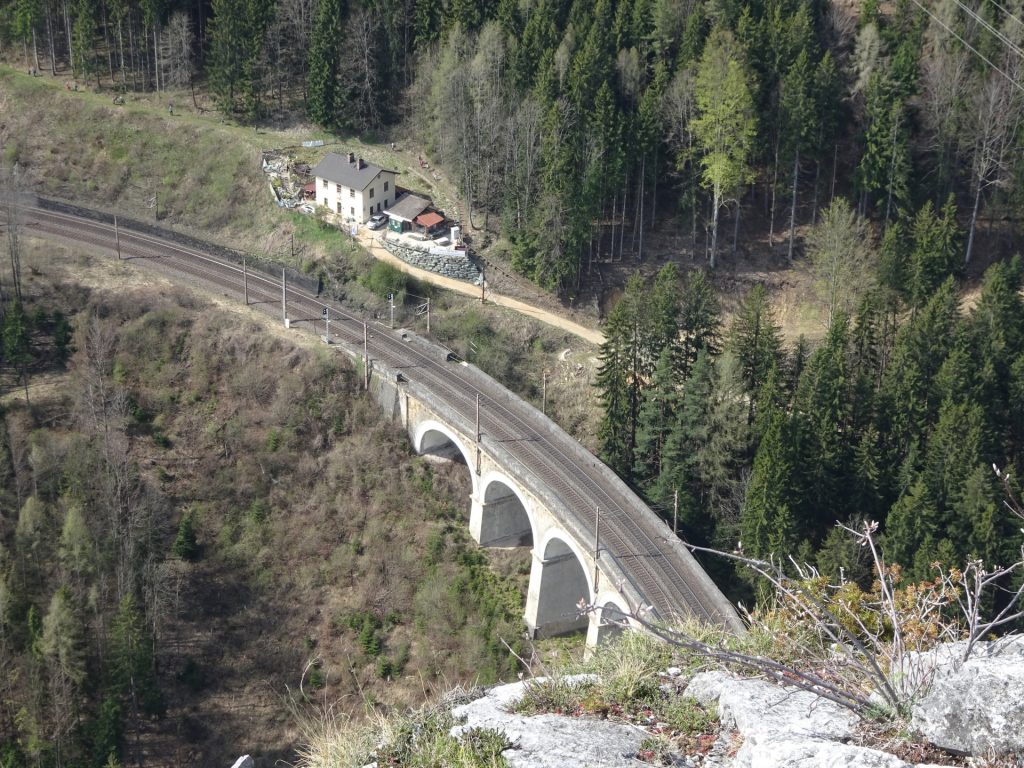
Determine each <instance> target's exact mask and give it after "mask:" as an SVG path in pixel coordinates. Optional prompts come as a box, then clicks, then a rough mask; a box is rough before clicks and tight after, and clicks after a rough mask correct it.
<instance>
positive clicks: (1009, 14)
mask: <svg viewBox="0 0 1024 768" xmlns="http://www.w3.org/2000/svg"><path fill="white" fill-rule="evenodd" d="M988 1H989V2H990V3H992V5H994V6H995V7H996V8H998V9H999V10H1000V11H1001V12H1002V14H1003V16H1005V17H1006V18H1008V19H1013V20H1014V21H1016V22H1017V24H1018V25H1020V26H1021V27H1024V21H1021V20H1020V19H1018V18H1017V17H1016V16H1014V15H1013V14H1012V13H1010V12H1009V11H1008V10H1006V9H1005V8H1003V6H1001V5H1000V4H999V3H997V2H996V0H988Z"/></svg>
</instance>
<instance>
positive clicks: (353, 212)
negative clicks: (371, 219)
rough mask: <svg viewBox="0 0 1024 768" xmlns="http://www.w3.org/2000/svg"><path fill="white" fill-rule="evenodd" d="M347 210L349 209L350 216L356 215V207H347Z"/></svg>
mask: <svg viewBox="0 0 1024 768" xmlns="http://www.w3.org/2000/svg"><path fill="white" fill-rule="evenodd" d="M348 211H349V215H350V216H355V215H356V209H355V208H349V209H348Z"/></svg>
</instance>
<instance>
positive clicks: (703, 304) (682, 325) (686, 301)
mask: <svg viewBox="0 0 1024 768" xmlns="http://www.w3.org/2000/svg"><path fill="white" fill-rule="evenodd" d="M721 324H722V308H721V304H720V303H719V301H718V294H717V293H716V292H715V287H714V285H712V283H711V280H710V279H708V276H707V273H706V272H705V271H704V270H702V269H695V270H693V271H692V272H690V273H689V274H688V275H687V278H686V285H685V287H684V288H683V295H682V300H681V302H680V307H679V330H680V340H679V342H680V345H679V355H678V360H677V363H676V370H677V371H678V373H679V375H680V376H682V377H684V378H685V377H687V376H689V375H690V369H691V367H692V366H693V364H694V363H695V362H696V360H697V356H698V355H699V354H700V353H701V352H702V351H703V352H705V353H706V354H708V355H711V356H714V355H717V354H718V353H719V351H720V344H721V341H720V338H719V334H720V332H721Z"/></svg>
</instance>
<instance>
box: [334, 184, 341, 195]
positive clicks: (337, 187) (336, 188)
mask: <svg viewBox="0 0 1024 768" xmlns="http://www.w3.org/2000/svg"><path fill="white" fill-rule="evenodd" d="M334 191H335V192H337V193H338V194H339V195H340V194H341V184H335V185H334Z"/></svg>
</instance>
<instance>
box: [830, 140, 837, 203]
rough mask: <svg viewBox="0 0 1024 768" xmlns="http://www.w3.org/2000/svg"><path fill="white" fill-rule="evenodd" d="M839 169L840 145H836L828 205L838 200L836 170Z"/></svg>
mask: <svg viewBox="0 0 1024 768" xmlns="http://www.w3.org/2000/svg"><path fill="white" fill-rule="evenodd" d="M838 168H839V143H838V142H837V143H836V148H835V151H834V152H833V154H832V188H831V189H830V190H829V193H828V204H829V205H832V202H833V201H834V200H835V199H836V170H837V169H838Z"/></svg>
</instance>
